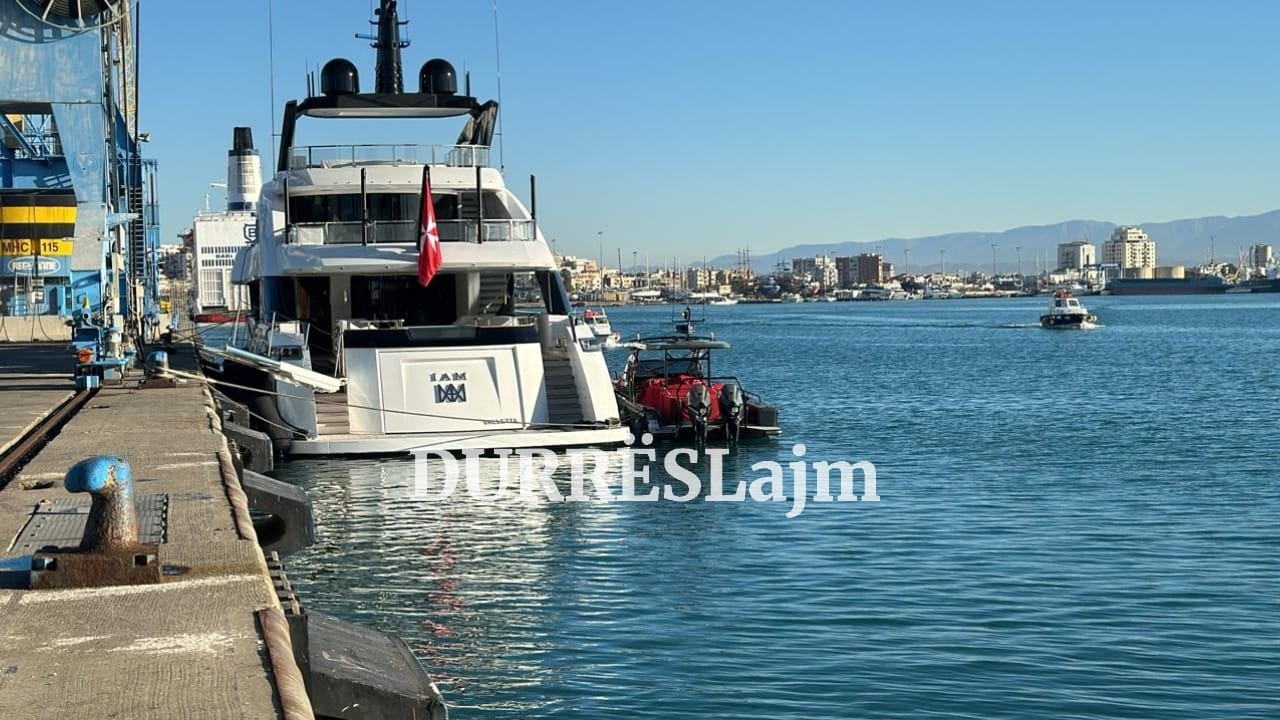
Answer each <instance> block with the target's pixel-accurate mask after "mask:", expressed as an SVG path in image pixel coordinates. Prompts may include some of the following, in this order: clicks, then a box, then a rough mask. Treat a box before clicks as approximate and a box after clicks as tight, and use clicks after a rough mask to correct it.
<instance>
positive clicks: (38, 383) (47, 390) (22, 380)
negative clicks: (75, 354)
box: [0, 343, 76, 454]
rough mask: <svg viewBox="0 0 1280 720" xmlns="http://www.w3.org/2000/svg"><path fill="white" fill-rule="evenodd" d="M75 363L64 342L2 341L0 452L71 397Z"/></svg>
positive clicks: (0, 367) (0, 364)
mask: <svg viewBox="0 0 1280 720" xmlns="http://www.w3.org/2000/svg"><path fill="white" fill-rule="evenodd" d="M74 362H75V361H74V358H72V356H71V352H70V350H68V349H67V346H66V345H65V344H58V343H3V344H0V454H3V453H4V451H6V450H8V449H9V447H10V446H11V445H13V443H14V442H16V441H17V439H18V438H19V437H20V436H21V435H22V434H23V433H25V432H26V431H27V430H28V429H30V428H31V427H32V426H33V425H35V424H36V423H37V422H39V421H41V420H43V419H44V417H45V416H46V415H48V414H49V412H50V411H52V410H53V409H54V408H55V407H57V406H58V405H59V404H61V403H62V402H63V401H64V400H66V399H67V398H69V397H71V394H72V393H74V392H75V389H76V386H75V383H74V382H73V381H72V379H71V370H72V367H73V365H74Z"/></svg>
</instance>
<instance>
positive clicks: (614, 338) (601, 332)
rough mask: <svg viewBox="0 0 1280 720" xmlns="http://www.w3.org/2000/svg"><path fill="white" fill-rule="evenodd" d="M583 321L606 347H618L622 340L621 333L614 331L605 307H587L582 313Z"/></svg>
mask: <svg viewBox="0 0 1280 720" xmlns="http://www.w3.org/2000/svg"><path fill="white" fill-rule="evenodd" d="M582 322H583V324H585V325H586V326H587V329H589V330H590V331H591V334H592V335H593V336H595V339H596V341H597V342H599V343H600V344H601V345H603V346H605V347H617V345H618V343H619V342H621V340H622V335H621V334H620V333H617V332H614V330H613V327H612V326H611V325H610V324H609V316H608V315H606V314H605V312H604V310H603V309H600V310H593V309H591V308H587V309H586V310H584V311H583V313H582Z"/></svg>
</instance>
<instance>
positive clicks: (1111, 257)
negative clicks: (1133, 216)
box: [1102, 226, 1156, 271]
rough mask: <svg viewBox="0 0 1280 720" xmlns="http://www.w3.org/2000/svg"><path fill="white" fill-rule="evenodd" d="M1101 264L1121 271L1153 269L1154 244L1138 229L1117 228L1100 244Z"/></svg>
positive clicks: (1154, 258)
mask: <svg viewBox="0 0 1280 720" xmlns="http://www.w3.org/2000/svg"><path fill="white" fill-rule="evenodd" d="M1102 262H1103V263H1104V264H1108V265H1117V266H1119V268H1120V269H1121V270H1122V271H1123V270H1130V269H1134V268H1155V266H1156V244H1155V242H1154V241H1152V240H1151V238H1149V237H1147V234H1146V233H1145V232H1143V231H1142V228H1140V227H1132V226H1130V227H1118V228H1116V230H1115V232H1113V233H1111V239H1110V240H1108V241H1106V242H1105V243H1103V244H1102Z"/></svg>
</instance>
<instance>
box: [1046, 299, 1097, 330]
mask: <svg viewBox="0 0 1280 720" xmlns="http://www.w3.org/2000/svg"><path fill="white" fill-rule="evenodd" d="M1097 323H1098V316H1097V315H1094V314H1093V313H1090V312H1089V311H1088V310H1087V309H1085V307H1084V306H1083V305H1081V304H1080V301H1079V300H1077V299H1076V298H1075V297H1074V296H1072V294H1071V293H1070V292H1068V291H1066V290H1059V291H1057V292H1055V293H1054V294H1053V300H1052V301H1051V302H1050V303H1049V312H1047V313H1045V314H1044V315H1041V316H1040V325H1041V326H1043V327H1046V328H1050V329H1055V330H1059V329H1060V330H1084V329H1088V328H1092V327H1096V326H1097Z"/></svg>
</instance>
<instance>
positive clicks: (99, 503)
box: [65, 455, 138, 552]
mask: <svg viewBox="0 0 1280 720" xmlns="http://www.w3.org/2000/svg"><path fill="white" fill-rule="evenodd" d="M65 485H66V488H67V490H68V491H69V492H87V493H89V495H90V496H91V497H92V498H93V504H92V505H91V506H90V507H89V519H88V523H87V524H86V526H85V529H84V540H82V541H81V543H80V549H81V550H82V551H85V552H118V551H121V550H128V549H131V548H135V547H137V545H138V510H137V507H136V506H135V505H134V503H133V471H132V470H130V468H129V463H128V462H127V461H126V460H125V459H124V458H120V457H112V456H109V455H99V456H98V457H91V458H87V459H85V460H81V461H80V462H78V463H76V464H75V465H72V466H71V469H70V470H68V471H67V476H66V480H65Z"/></svg>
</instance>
